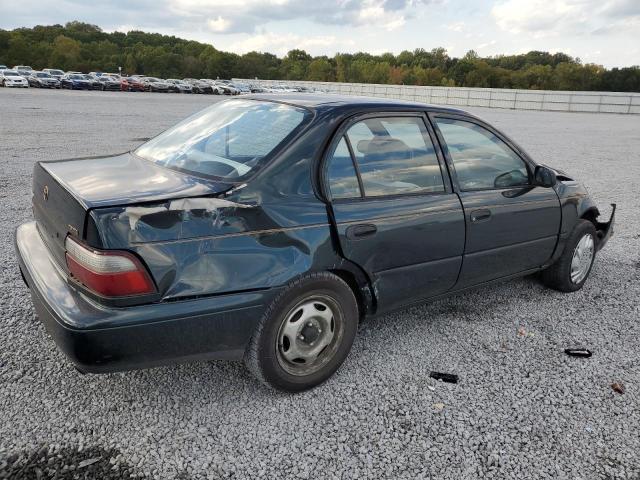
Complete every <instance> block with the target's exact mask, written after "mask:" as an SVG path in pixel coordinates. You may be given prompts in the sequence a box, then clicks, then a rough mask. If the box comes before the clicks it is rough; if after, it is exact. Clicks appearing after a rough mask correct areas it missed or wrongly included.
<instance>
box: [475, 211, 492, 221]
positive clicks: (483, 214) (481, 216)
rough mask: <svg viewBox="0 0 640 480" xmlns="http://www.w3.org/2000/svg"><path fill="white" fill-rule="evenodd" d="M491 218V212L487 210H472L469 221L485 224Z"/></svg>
mask: <svg viewBox="0 0 640 480" xmlns="http://www.w3.org/2000/svg"><path fill="white" fill-rule="evenodd" d="M490 218H491V210H487V209H486V208H482V209H480V210H474V211H473V212H471V221H472V222H486V221H487V220H489V219H490Z"/></svg>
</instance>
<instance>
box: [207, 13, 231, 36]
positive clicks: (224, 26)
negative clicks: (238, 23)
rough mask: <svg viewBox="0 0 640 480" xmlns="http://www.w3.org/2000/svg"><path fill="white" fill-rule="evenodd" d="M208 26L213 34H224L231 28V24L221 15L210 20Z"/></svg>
mask: <svg viewBox="0 0 640 480" xmlns="http://www.w3.org/2000/svg"><path fill="white" fill-rule="evenodd" d="M207 26H208V27H209V28H210V29H211V31H213V32H216V33H224V32H226V31H227V30H229V28H230V27H231V22H230V21H229V20H227V19H226V18H222V17H221V16H220V15H218V17H217V18H210V19H209V20H208V21H207Z"/></svg>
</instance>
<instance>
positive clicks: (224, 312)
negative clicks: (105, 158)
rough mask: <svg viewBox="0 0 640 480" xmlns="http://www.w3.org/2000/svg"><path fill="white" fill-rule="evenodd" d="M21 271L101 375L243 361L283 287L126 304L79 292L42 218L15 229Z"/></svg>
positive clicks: (69, 351) (66, 341) (56, 325)
mask: <svg viewBox="0 0 640 480" xmlns="http://www.w3.org/2000/svg"><path fill="white" fill-rule="evenodd" d="M15 247H16V252H17V255H18V260H19V264H20V270H21V273H22V275H23V278H24V279H25V281H26V283H27V285H28V286H29V289H30V290H31V296H32V299H33V304H34V307H35V309H36V312H37V314H38V317H39V318H40V320H41V321H42V323H43V324H44V326H45V328H46V329H47V331H48V332H49V334H50V335H51V336H52V337H53V339H54V340H55V342H56V344H57V345H58V347H59V348H60V349H61V350H62V351H63V352H64V353H65V354H66V355H67V356H68V357H69V359H70V360H71V361H72V362H73V363H74V365H75V366H76V367H77V368H78V369H79V370H80V371H82V372H91V373H101V372H114V371H122V370H131V369H137V368H147V367H153V366H158V365H164V364H170V363H176V362H181V361H188V360H202V359H226V360H240V359H242V357H243V355H244V350H245V347H246V344H247V343H248V341H249V339H250V337H251V334H252V333H253V330H254V328H255V326H256V324H257V322H258V320H259V318H260V316H261V314H262V311H263V309H264V307H263V306H264V305H265V304H266V303H267V302H269V301H270V300H271V299H272V298H273V296H274V295H275V294H277V291H276V289H269V290H264V291H259V292H246V293H238V294H232V295H220V296H215V297H204V298H199V299H194V300H184V301H175V302H159V303H154V304H148V305H140V306H134V307H127V308H111V307H106V306H104V305H101V304H98V303H96V302H94V301H93V300H91V299H89V298H88V297H86V296H85V295H83V294H82V293H80V292H79V291H77V290H75V289H74V288H73V287H72V286H71V285H70V284H69V283H67V281H66V278H65V273H64V272H63V271H62V270H61V269H60V267H59V266H58V265H57V264H56V262H55V260H54V259H53V258H52V257H51V255H50V254H49V250H48V249H47V247H46V246H45V244H44V242H43V241H42V239H41V237H40V235H39V232H38V230H37V227H36V223H35V222H29V223H25V224H23V225H20V226H19V227H18V228H17V230H16V232H15Z"/></svg>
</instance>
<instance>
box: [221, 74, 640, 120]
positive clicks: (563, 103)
mask: <svg viewBox="0 0 640 480" xmlns="http://www.w3.org/2000/svg"><path fill="white" fill-rule="evenodd" d="M234 81H238V82H242V83H250V84H253V85H261V86H270V85H294V86H301V87H302V86H304V87H308V88H315V89H319V90H323V91H326V92H332V93H340V94H346V95H365V96H374V97H386V98H398V99H402V100H413V101H417V102H424V103H431V104H435V105H458V106H465V107H490V108H510V109H516V110H557V111H561V112H593V113H625V114H640V93H622V92H564V91H550V90H511V89H499V88H465V87H459V88H458V87H428V86H427V87H422V86H409V85H376V84H368V83H335V82H305V81H282V80H248V79H234Z"/></svg>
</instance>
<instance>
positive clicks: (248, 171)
mask: <svg viewBox="0 0 640 480" xmlns="http://www.w3.org/2000/svg"><path fill="white" fill-rule="evenodd" d="M123 172H126V175H123ZM33 175H34V176H33V189H34V190H33V197H32V198H33V212H34V216H35V221H32V222H29V223H25V224H23V225H21V226H20V227H18V229H17V230H16V233H15V244H16V247H17V255H18V260H19V264H20V269H21V271H22V274H23V277H24V279H25V280H26V283H27V284H28V285H29V288H30V289H31V292H32V298H33V301H34V304H35V309H36V311H37V312H38V316H39V318H40V320H41V321H42V322H44V324H45V326H46V328H47V329H48V330H49V332H50V333H51V334H52V336H53V338H54V340H55V341H56V342H57V343H58V345H59V346H60V348H61V349H62V350H63V351H64V352H65V353H66V354H67V355H68V356H69V357H70V358H71V360H72V361H73V362H74V363H75V365H76V366H77V368H79V369H80V370H81V371H84V372H110V371H118V370H126V369H130V368H140V367H148V366H153V365H160V364H165V363H170V362H173V361H178V360H188V359H190V360H193V359H210V358H223V359H237V360H242V359H244V361H245V363H246V365H247V366H248V368H249V370H251V371H252V372H253V373H254V374H255V375H256V376H257V377H258V378H259V379H260V380H262V381H264V382H266V383H267V384H269V385H271V386H272V387H275V388H278V389H282V390H287V391H299V390H304V389H307V388H310V387H313V386H315V385H317V384H319V383H321V382H323V381H324V380H326V379H327V378H328V377H330V376H331V375H332V374H333V373H334V372H335V371H336V370H337V369H338V367H339V366H340V364H341V363H342V362H343V361H344V359H345V358H346V356H347V354H348V352H349V349H350V348H351V344H352V342H353V340H354V337H355V335H356V331H357V328H358V322H359V321H360V319H361V318H362V317H367V316H371V315H379V314H383V313H385V312H389V311H391V310H395V309H398V308H400V307H404V306H407V305H413V304H415V303H417V302H422V301H425V300H428V299H430V298H439V297H442V296H443V295H450V294H452V293H457V292H461V291H463V290H466V289H468V288H470V287H477V286H482V285H485V284H487V283H490V282H493V281H495V280H508V279H512V278H514V277H518V276H522V275H526V274H531V273H535V272H541V278H542V281H543V282H544V283H545V284H546V285H548V286H550V287H551V288H554V289H556V290H559V291H562V292H573V291H576V290H579V289H580V288H582V286H583V285H584V283H585V281H586V280H587V278H588V276H589V273H590V272H591V267H592V265H593V262H594V259H595V256H596V253H597V252H598V251H599V250H600V249H601V248H602V247H603V246H604V245H605V244H606V243H607V241H608V240H609V238H610V236H611V235H612V233H613V223H614V214H615V206H614V207H613V212H612V213H611V217H610V219H609V220H608V221H600V220H599V216H600V212H599V210H598V208H597V207H596V205H595V202H594V201H593V199H592V198H591V197H590V196H589V194H588V193H587V191H586V189H585V188H584V186H582V185H581V184H580V183H579V182H577V181H576V180H574V179H573V178H571V177H570V176H569V175H568V174H566V173H564V172H561V171H559V170H554V169H552V168H550V167H547V166H545V165H541V164H539V163H537V162H535V161H534V160H533V159H532V158H531V157H529V156H528V155H527V154H526V153H525V152H524V151H523V149H522V148H521V147H519V146H518V145H517V144H516V143H515V142H513V141H512V140H510V139H509V138H508V137H507V136H506V135H504V134H503V133H501V132H500V131H498V130H497V129H495V128H494V127H492V126H491V125H489V124H488V123H486V122H484V121H483V120H481V119H479V118H477V117H475V116H473V115H471V114H468V113H466V112H464V111H461V110H457V109H453V108H446V107H435V106H427V105H424V104H421V103H414V102H402V101H396V100H392V99H380V98H376V99H369V98H359V97H340V96H337V95H311V94H309V95H305V96H304V97H301V96H300V94H284V95H283V94H278V95H262V96H254V97H251V96H249V97H243V98H241V99H232V100H228V101H226V102H217V103H216V104H214V105H212V106H210V107H208V108H206V109H205V110H203V111H201V112H199V113H197V114H195V115H194V116H192V117H190V118H188V119H186V120H184V121H183V122H181V123H179V124H178V125H177V126H175V127H173V128H170V129H169V130H167V131H165V132H164V133H161V134H160V135H158V136H157V137H155V138H153V139H152V140H150V141H148V142H146V143H144V144H143V145H141V146H140V147H139V148H137V149H136V150H135V151H134V152H132V153H126V154H122V155H118V156H107V157H103V158H91V159H84V160H69V161H53V162H38V163H36V165H35V167H34V174H33ZM387 340H388V343H389V348H390V349H394V348H395V347H394V344H395V343H400V342H401V339H394V338H388V339H387Z"/></svg>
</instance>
